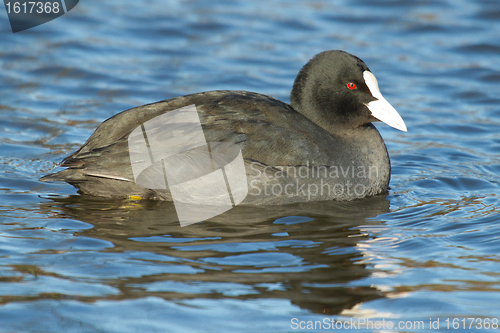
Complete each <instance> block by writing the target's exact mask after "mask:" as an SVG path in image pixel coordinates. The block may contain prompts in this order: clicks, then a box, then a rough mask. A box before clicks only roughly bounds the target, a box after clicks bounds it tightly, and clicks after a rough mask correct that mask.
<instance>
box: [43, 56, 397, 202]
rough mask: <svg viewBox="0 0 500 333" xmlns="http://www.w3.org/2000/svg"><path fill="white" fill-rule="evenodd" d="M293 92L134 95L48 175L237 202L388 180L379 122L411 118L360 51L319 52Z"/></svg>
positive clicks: (376, 187) (310, 195)
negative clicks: (134, 101)
mask: <svg viewBox="0 0 500 333" xmlns="http://www.w3.org/2000/svg"><path fill="white" fill-rule="evenodd" d="M290 101H291V103H290V104H287V103H284V102H281V101H279V100H277V99H274V98H272V97H269V96H266V95H262V94H258V93H253V92H246V91H226V90H218V91H209V92H201V93H195V94H191V95H187V96H182V97H176V98H172V99H168V100H164V101H160V102H157V103H152V104H147V105H143V106H139V107H135V108H133V109H130V110H126V111H123V112H121V113H119V114H117V115H115V116H113V117H111V118H109V119H107V120H106V121H104V122H103V123H102V124H101V125H100V126H99V127H98V128H97V129H96V131H95V132H94V134H92V136H90V138H89V139H88V140H87V142H86V143H85V144H84V145H83V146H82V147H81V148H80V149H79V150H78V151H76V152H74V153H73V154H71V155H70V156H68V157H66V158H65V159H64V160H63V161H62V163H61V166H62V167H67V169H64V170H62V171H59V172H57V173H55V174H50V175H47V176H45V177H42V178H41V180H42V181H65V182H68V183H69V184H71V185H73V186H75V187H77V188H78V189H79V191H80V192H81V193H85V194H90V195H96V196H103V197H116V198H126V197H129V198H135V199H157V200H174V201H175V200H176V199H177V201H179V200H180V201H182V200H183V199H182V195H181V194H180V193H181V192H182V191H184V192H183V193H184V196H185V199H186V200H187V201H190V200H193V198H194V200H195V201H196V200H198V201H200V200H201V201H203V200H208V201H210V200H213V201H214V202H217V200H218V199H220V197H221V196H227V194H228V193H229V194H230V197H231V202H232V203H233V204H238V203H241V202H243V203H246V204H255V205H260V204H290V203H294V202H304V201H320V200H351V199H355V198H361V197H366V196H372V195H376V194H380V193H383V192H384V191H386V190H387V189H388V185H389V180H390V173H391V166H390V161H389V156H388V153H387V149H386V147H385V144H384V141H383V140H382V138H381V136H380V134H379V132H378V131H377V129H376V128H375V127H374V126H373V125H372V124H371V123H372V122H373V121H383V122H385V123H386V124H388V125H389V126H392V127H394V128H397V129H399V130H402V131H406V126H405V124H404V122H403V120H402V118H401V117H400V115H399V114H398V113H397V112H396V110H395V109H394V108H393V107H392V106H391V105H390V104H389V103H388V102H387V101H386V100H385V99H384V97H383V96H382V94H381V93H380V90H379V88H378V84H377V80H376V78H375V76H374V75H373V74H372V73H371V72H370V70H369V69H368V67H367V66H366V64H365V63H364V62H363V61H362V60H361V59H359V58H358V57H356V56H353V55H351V54H349V53H346V52H343V51H325V52H322V53H320V54H318V55H316V56H315V57H314V58H312V59H311V60H310V61H309V62H308V63H307V64H306V65H305V66H304V67H303V68H302V69H301V70H300V72H299V74H298V76H297V78H296V79H295V83H294V85H293V89H292V92H291V96H290ZM162 151H163V152H165V151H166V152H167V153H162ZM209 176H210V177H211V178H210V177H209ZM207 177H208V178H207ZM174 187H175V188H176V190H175V191H173V189H174ZM179 187H180V188H181V192H179V191H178V190H179ZM171 188H172V191H171ZM186 193H187V194H186ZM208 197H211V199H210V200H209V199H207V198H208Z"/></svg>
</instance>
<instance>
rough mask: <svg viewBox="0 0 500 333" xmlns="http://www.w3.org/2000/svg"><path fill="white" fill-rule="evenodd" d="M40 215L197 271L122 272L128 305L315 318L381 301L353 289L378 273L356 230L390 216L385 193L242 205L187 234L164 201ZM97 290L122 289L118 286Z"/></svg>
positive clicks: (76, 201)
mask: <svg viewBox="0 0 500 333" xmlns="http://www.w3.org/2000/svg"><path fill="white" fill-rule="evenodd" d="M42 208H43V210H45V211H50V212H51V213H52V214H56V215H60V216H62V217H71V218H74V219H77V220H80V221H83V222H87V223H90V224H91V225H93V228H90V229H87V230H83V231H81V232H78V233H76V234H75V236H77V237H78V236H80V235H82V236H86V237H92V238H97V239H102V240H106V241H109V242H111V243H113V244H114V247H112V248H109V249H106V250H105V251H107V252H109V251H111V252H115V253H125V252H126V253H130V252H133V251H140V252H148V253H154V254H158V255H162V256H169V257H172V258H175V262H163V261H159V262H154V260H152V261H151V262H150V263H149V264H151V265H170V264H175V265H179V264H181V265H186V266H189V267H190V268H191V270H193V269H195V270H194V271H195V273H194V274H186V273H185V272H183V273H175V272H174V273H168V274H156V275H147V273H145V275H142V276H141V277H139V278H138V277H137V274H134V275H131V276H127V271H124V272H123V274H122V276H121V277H120V279H119V284H120V285H121V287H120V289H121V290H122V295H121V296H120V297H121V298H122V299H127V298H138V297H146V296H159V297H163V298H164V299H168V300H180V299H186V298H228V297H229V298H238V299H256V298H268V299H289V300H290V302H291V303H293V304H295V305H297V306H299V307H300V308H303V309H308V310H310V311H312V312H314V313H326V314H338V313H340V312H341V311H342V310H344V309H350V308H352V307H353V306H354V305H356V304H358V303H360V302H365V301H369V300H372V299H376V298H380V297H383V293H382V292H381V291H379V290H377V289H376V288H374V287H371V286H362V287H355V286H354V285H355V284H353V283H351V282H353V281H356V280H359V279H362V278H364V277H367V276H369V275H370V274H372V273H373V272H374V269H373V268H370V269H367V267H366V265H365V264H364V263H363V262H362V259H363V253H362V252H360V250H359V247H357V244H358V243H359V242H360V241H363V240H367V239H368V237H373V236H368V235H366V234H365V233H363V232H362V231H360V228H359V227H360V226H366V225H372V226H373V225H377V224H380V223H381V222H380V221H378V220H377V219H374V217H376V216H377V215H379V214H383V213H387V212H389V201H388V200H387V199H386V196H385V195H380V196H376V197H372V198H366V199H359V200H355V201H351V202H315V203H307V204H306V203H304V204H295V205H290V206H267V207H245V206H237V207H235V208H233V209H232V210H229V211H227V212H226V213H224V214H222V215H219V216H217V217H214V218H212V219H210V220H208V221H205V222H201V223H197V224H193V225H190V226H186V227H181V226H180V225H179V222H178V221H177V215H176V213H175V209H174V206H173V204H172V203H166V202H151V201H139V202H134V201H111V200H103V199H100V198H93V197H89V196H79V195H77V196H70V197H67V198H52V199H51V201H50V202H46V203H44V204H43V207H42ZM98 261H99V256H98V255H96V263H97V262H98ZM100 264H103V263H100ZM104 264H105V263H104ZM99 283H109V284H113V285H114V286H116V284H117V281H116V279H115V278H113V279H110V280H109V282H108V281H99ZM358 285H359V284H358ZM361 285H362V284H361ZM235 286H237V287H235Z"/></svg>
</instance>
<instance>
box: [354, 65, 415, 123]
mask: <svg viewBox="0 0 500 333" xmlns="http://www.w3.org/2000/svg"><path fill="white" fill-rule="evenodd" d="M363 78H364V79H365V83H366V85H367V86H368V89H370V92H371V93H372V96H373V97H375V98H376V99H377V100H376V101H372V102H369V103H367V104H365V105H366V106H367V107H368V109H369V110H370V112H371V113H372V115H373V116H374V117H375V118H377V119H378V120H380V121H382V122H384V123H386V124H387V125H389V126H391V127H394V128H397V129H398V130H400V131H404V132H406V125H405V122H404V121H403V118H401V116H400V115H399V113H398V112H397V111H396V109H394V108H393V107H392V105H391V104H389V102H387V100H386V99H385V98H384V96H382V93H380V89H379V88H378V83H377V79H376V78H375V75H373V74H372V73H371V72H369V71H364V72H363Z"/></svg>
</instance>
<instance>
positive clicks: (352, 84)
mask: <svg viewBox="0 0 500 333" xmlns="http://www.w3.org/2000/svg"><path fill="white" fill-rule="evenodd" d="M347 88H349V89H356V85H355V84H354V83H352V82H349V83H348V84H347Z"/></svg>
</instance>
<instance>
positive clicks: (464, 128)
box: [0, 0, 500, 333]
mask: <svg viewBox="0 0 500 333" xmlns="http://www.w3.org/2000/svg"><path fill="white" fill-rule="evenodd" d="M0 12H3V9H1V8H0ZM3 13H5V12H3ZM499 36H500V2H498V1H497V0H476V1H472V0H469V1H467V0H436V1H410V0H390V1H389V0H387V1H375V0H349V1H347V0H346V1H342V0H338V1H309V0H307V1H305V0H304V1H302V0H300V1H269V0H267V1H260V0H259V1H252V2H243V1H229V0H228V1H220V2H213V1H202V0H192V1H160V0H151V1H135V2H133V1H127V0H122V1H113V0H109V1H92V0H86V1H83V0H82V1H80V3H79V4H78V5H77V6H76V7H75V8H74V9H73V10H72V11H70V12H69V13H68V14H66V15H64V16H62V17H60V18H58V19H56V20H54V21H51V22H49V23H47V24H44V25H41V26H38V27H36V28H33V29H30V30H27V31H24V32H20V33H16V34H12V32H11V30H10V25H9V22H8V18H7V15H6V13H5V14H0V112H1V115H2V117H1V118H0V128H1V131H0V222H1V223H0V332H120V333H125V332H298V331H307V332H313V331H318V332H321V331H329V330H330V331H331V329H328V328H327V326H326V325H323V323H324V320H326V322H329V321H330V323H331V320H336V321H341V322H342V321H349V320H351V319H352V320H372V321H378V322H382V320H385V321H386V322H388V321H390V322H391V323H394V325H395V326H394V328H393V329H392V330H390V329H389V330H388V331H398V332H423V331H430V330H431V322H436V321H437V320H438V319H439V320H440V321H439V324H437V326H436V324H434V328H439V330H446V329H447V325H450V328H451V331H457V332H458V331H473V330H475V329H476V328H477V329H478V330H484V331H489V332H491V331H492V330H493V328H495V326H494V323H495V320H499V319H500V309H499V307H498V304H499V301H500V256H499V253H500V238H499V237H500V223H499V220H500V218H499V213H500V200H499V195H498V194H499V193H500V186H499V182H498V179H499V174H500V131H499V129H500V97H499V95H498V92H499V91H500V90H499V89H500V38H499ZM328 49H342V50H346V51H348V52H350V53H353V54H355V55H357V56H359V57H360V58H362V59H363V60H364V61H365V62H366V63H367V65H368V67H369V68H370V69H371V71H372V72H373V73H374V74H375V75H376V76H377V78H378V80H379V85H380V88H381V91H382V93H383V94H384V96H385V97H386V98H387V100H388V101H389V102H391V104H392V105H394V106H395V108H396V109H397V110H398V111H399V113H400V114H401V116H402V117H403V119H404V120H405V122H406V125H407V126H408V132H407V133H404V132H400V131H397V130H395V129H392V128H390V127H389V126H386V125H384V124H381V123H378V124H376V126H377V127H378V129H379V131H380V132H381V134H382V136H383V137H384V139H385V142H386V145H387V147H388V150H389V153H390V156H391V161H392V167H393V170H392V179H391V184H390V186H391V190H390V192H389V194H388V195H387V196H378V197H375V198H371V199H366V200H356V201H353V202H348V203H345V202H344V203H335V202H330V203H328V202H327V203H314V204H309V205H305V204H304V205H294V206H287V207H274V208H272V207H271V208H251V207H236V208H235V209H233V210H231V211H229V212H227V213H226V214H224V215H221V216H219V217H216V218H214V219H211V220H209V221H207V222H203V223H198V224H194V225H191V226H188V227H184V228H181V227H180V226H179V224H178V222H176V220H175V212H174V210H173V207H172V205H171V204H168V203H153V202H134V201H110V200H104V199H99V198H92V197H87V196H81V195H79V194H77V193H76V190H75V189H74V188H72V187H71V186H70V185H67V184H62V183H61V184H58V183H54V184H47V183H41V182H39V181H38V178H39V177H41V176H42V175H45V174H47V173H49V172H53V171H57V170H58V167H57V163H58V162H59V161H60V160H61V159H62V158H64V157H65V156H67V155H68V154H69V153H71V152H73V151H74V150H76V149H78V147H80V146H81V145H82V144H83V143H84V142H85V140H86V139H87V138H88V136H90V135H91V134H92V132H93V130H94V129H95V127H96V126H97V125H98V124H99V123H100V122H102V121H103V120H105V119H106V118H108V117H110V116H112V115H114V114H116V113H118V112H120V111H122V110H125V109H127V108H131V107H134V106H138V105H141V104H145V103H151V102H155V101H158V100H162V99H166V98H171V97H175V96H179V95H185V94H188V93H192V92H198V91H206V90H214V89H235V90H249V91H257V92H261V93H265V94H268V95H271V96H274V97H276V98H279V99H282V100H284V101H288V98H289V97H288V95H289V92H290V90H291V86H292V83H293V80H294V78H295V76H296V74H297V72H298V70H299V69H300V68H301V67H302V65H304V64H305V63H306V62H307V61H308V60H309V59H310V58H311V57H312V56H313V55H314V54H316V53H319V52H321V51H324V50H328ZM468 318H473V319H468ZM454 319H455V323H458V325H459V326H458V328H457V327H455V329H453V327H451V326H452V323H453V320H454ZM447 320H448V321H447ZM472 320H474V323H473V326H472V327H471V329H469V324H470V323H471V321H472ZM308 321H310V323H315V322H316V321H321V323H322V325H323V326H322V327H320V326H316V329H313V328H312V329H307V325H309V324H308ZM418 321H423V323H424V325H425V326H424V327H423V328H422V327H416V325H417V324H415V323H416V322H418ZM430 321H431V322H430ZM487 322H488V323H489V324H488V325H486V323H487ZM400 323H402V325H403V326H402V328H401V329H399V328H397V327H396V325H398V324H400ZM462 323H464V325H466V327H465V328H464V327H463V326H461V325H462ZM497 323H498V321H497ZM311 325H312V324H311ZM316 325H317V324H316ZM479 325H482V326H479ZM487 326H488V327H487ZM300 327H302V328H304V329H300ZM311 327H313V326H311ZM481 327H482V328H481ZM497 327H498V326H497ZM344 330H345V331H347V329H344ZM349 331H357V332H372V331H382V328H380V327H378V329H377V328H375V327H367V326H366V325H364V326H361V327H356V328H355V329H354V328H352V327H350V328H349ZM386 331H387V330H386ZM433 331H437V330H436V329H435V330H433Z"/></svg>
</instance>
